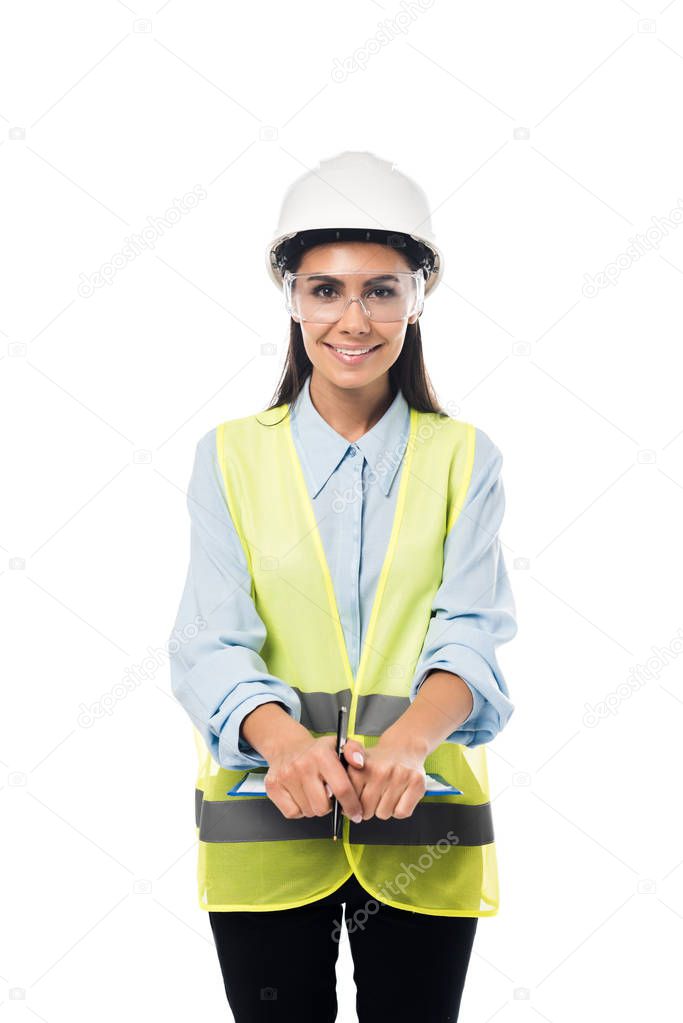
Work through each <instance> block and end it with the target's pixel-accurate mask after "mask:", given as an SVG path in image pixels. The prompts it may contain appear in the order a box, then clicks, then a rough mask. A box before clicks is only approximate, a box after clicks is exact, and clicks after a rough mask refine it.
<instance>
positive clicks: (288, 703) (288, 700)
mask: <svg viewBox="0 0 683 1023" xmlns="http://www.w3.org/2000/svg"><path fill="white" fill-rule="evenodd" d="M238 690H246V692H244V695H243V698H241V699H239V698H238V702H236V703H234V702H233V701H234V698H235V692H233V693H232V694H231V696H232V697H233V699H231V704H233V706H232V709H231V711H230V714H229V715H228V716H227V718H226V719H225V721H224V723H223V725H222V727H221V730H220V738H219V740H218V763H219V764H220V766H221V767H224V768H226V770H229V771H234V770H239V769H240V768H243V767H244V768H252V767H268V761H267V760H265V759H264V758H263V757H262V756H261V754H260V753H259V752H258V751H257V750H255V749H254V747H253V746H251V745H250V744H249V743H248V742H247V740H246V739H245V738H244V736H241V735H240V728H241V725H242V721H243V720H244V718H245V717H246V716H247V714H250V713H251V712H252V710H256V708H257V707H260V706H261V705H262V704H264V703H278V704H280V706H282V707H283V709H284V710H286V711H287V713H288V714H289V715H290V716H291V717H293V718H294V720H295V721H300V720H301V702H300V700H299V698H298V696H297V695H296V693H294V692H293V691H292V690H291V689H290V688H289V687H288V686H279V685H278V686H276V685H274V684H271V683H268V684H260V683H255V682H252V683H248V684H247V683H245V684H244V685H242V686H239V687H238Z"/></svg>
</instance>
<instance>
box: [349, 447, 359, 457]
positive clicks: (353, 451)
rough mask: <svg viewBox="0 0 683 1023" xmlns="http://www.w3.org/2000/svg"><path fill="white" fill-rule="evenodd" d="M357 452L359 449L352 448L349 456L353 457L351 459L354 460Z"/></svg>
mask: <svg viewBox="0 0 683 1023" xmlns="http://www.w3.org/2000/svg"><path fill="white" fill-rule="evenodd" d="M357 450H358V449H357V448H354V447H352V448H351V450H350V451H349V455H350V456H351V458H353V456H354V455H355V454H356V451H357Z"/></svg>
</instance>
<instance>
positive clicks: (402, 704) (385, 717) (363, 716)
mask: <svg viewBox="0 0 683 1023" xmlns="http://www.w3.org/2000/svg"><path fill="white" fill-rule="evenodd" d="M409 706H410V700H409V699H408V697H407V696H382V695H381V694H380V693H372V694H371V695H370V696H359V697H358V712H357V714H356V732H357V733H360V734H361V735H381V734H382V733H383V732H385V731H386V730H387V728H388V727H389V726H390V725H393V723H394V721H398V719H399V718H400V716H401V714H403V713H404V712H405V711H406V710H407V709H408V707H409Z"/></svg>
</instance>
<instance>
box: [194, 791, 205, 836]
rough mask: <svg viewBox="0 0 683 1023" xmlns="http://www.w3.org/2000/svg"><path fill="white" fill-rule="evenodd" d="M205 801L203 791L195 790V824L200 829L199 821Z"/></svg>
mask: <svg viewBox="0 0 683 1023" xmlns="http://www.w3.org/2000/svg"><path fill="white" fill-rule="evenodd" d="M203 799H204V793H203V792H202V790H201V789H195V790H194V822H195V826H196V827H199V819H200V817H201V815H202V800H203Z"/></svg>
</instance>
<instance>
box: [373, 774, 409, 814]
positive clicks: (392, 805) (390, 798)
mask: <svg viewBox="0 0 683 1023" xmlns="http://www.w3.org/2000/svg"><path fill="white" fill-rule="evenodd" d="M404 791H405V789H403V788H401V787H400V786H398V785H397V784H396V782H394V783H393V784H392V785H389V786H388V787H387V788H386V789H385V790H384V792H383V793H382V794H381V796H380V798H379V800H378V803H377V806H376V808H375V817H379V819H380V820H381V821H386V820H389V818H390V817H393V816H394V810H395V809H396V804H397V802H398V801H399V799H401V798H402V797H403V793H404Z"/></svg>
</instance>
